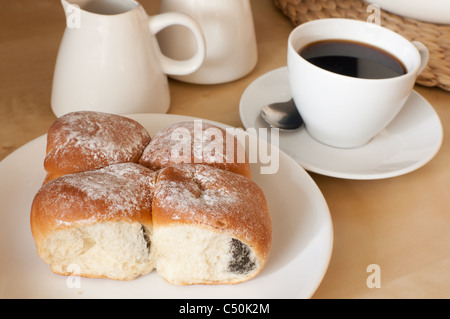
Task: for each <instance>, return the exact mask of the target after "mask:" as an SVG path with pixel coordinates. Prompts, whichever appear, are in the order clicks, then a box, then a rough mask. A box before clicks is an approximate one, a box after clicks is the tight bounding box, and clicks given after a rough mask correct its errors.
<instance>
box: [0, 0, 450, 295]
mask: <svg viewBox="0 0 450 319" xmlns="http://www.w3.org/2000/svg"><path fill="white" fill-rule="evenodd" d="M141 3H142V4H143V6H144V7H145V9H146V10H147V12H148V13H149V14H150V15H153V14H156V13H157V11H158V6H159V0H143V1H141ZM252 9H253V14H254V21H255V28H256V34H257V41H258V52H259V61H258V65H257V66H256V68H255V69H254V70H253V71H252V72H251V73H250V74H249V75H247V76H246V77H244V78H242V79H240V80H237V81H234V82H232V83H227V84H220V85H212V86H201V85H192V84H185V83H181V82H176V81H172V80H171V81H170V90H171V95H172V105H171V108H170V110H169V113H171V114H182V115H190V116H196V117H201V118H206V119H210V120H214V121H219V122H222V123H226V124H229V125H232V126H236V127H242V123H241V121H240V118H239V111H238V108H239V100H240V98H241V95H242V93H243V92H244V90H245V88H246V87H247V86H248V85H249V84H250V83H251V82H252V81H253V80H255V79H256V78H257V77H258V76H260V75H262V74H264V73H266V72H268V71H270V70H272V69H275V68H278V67H281V66H284V65H286V43H287V38H288V35H289V32H290V31H291V30H292V28H293V26H292V25H291V23H290V21H289V20H288V19H287V18H286V17H285V16H284V15H283V14H282V13H281V12H279V11H278V10H277V9H276V8H275V6H274V5H273V4H272V1H271V0H253V1H252ZM64 28H65V17H64V14H63V10H62V8H61V6H60V3H59V1H55V0H40V1H32V0H14V1H4V3H2V9H1V10H0V160H1V159H3V158H5V157H6V156H7V155H8V154H10V153H12V152H14V151H15V150H16V149H18V148H20V147H21V146H22V145H24V144H25V143H27V142H28V141H31V140H32V139H34V138H36V137H38V136H40V135H42V134H45V133H46V132H47V129H48V127H49V126H50V125H51V123H52V122H53V121H54V120H55V116H54V115H53V113H52V111H51V107H50V95H51V84H52V74H53V69H54V63H55V59H56V55H57V50H58V47H59V43H60V40H61V37H62V34H63V31H64ZM449 36H450V35H449ZM416 90H417V92H419V93H420V94H421V95H422V96H423V97H425V98H426V99H427V100H428V101H429V102H430V103H431V104H432V105H433V107H434V108H435V110H436V112H437V113H438V115H439V117H440V119H441V121H442V124H443V126H444V142H443V145H442V147H441V149H440V151H439V153H438V154H437V155H436V157H435V158H434V159H433V160H432V161H430V162H429V163H428V164H427V165H425V166H424V167H422V168H420V169H418V170H416V171H414V172H412V173H409V174H406V175H403V176H400V177H395V178H390V179H382V180H369V181H358V180H348V179H338V178H333V177H328V176H322V175H318V174H314V173H311V176H312V178H313V179H314V181H315V182H316V183H317V185H318V186H319V188H320V190H321V191H322V192H323V195H324V196H325V198H326V200H327V203H328V205H329V208H330V211H331V217H332V221H333V227H334V247H333V253H332V257H331V261H330V264H329V268H328V271H327V273H326V275H325V277H324V278H323V281H322V283H321V284H320V286H319V288H318V289H317V291H316V293H315V295H314V296H313V297H314V298H449V297H450V271H449V270H450V192H449V190H450V165H449V164H450V141H449V140H448V139H446V138H445V137H446V136H448V134H449V133H450V132H449V129H450V93H448V92H445V91H443V90H441V89H437V88H425V87H419V86H417V87H416ZM0 178H1V176H0ZM0 205H1V204H0ZM371 264H376V265H379V267H380V268H379V271H380V272H379V274H380V275H381V276H380V277H379V278H380V283H381V286H380V287H379V288H370V287H368V285H367V279H368V277H369V275H371V273H370V272H367V267H368V266H369V265H371ZM249 298H251V296H249Z"/></svg>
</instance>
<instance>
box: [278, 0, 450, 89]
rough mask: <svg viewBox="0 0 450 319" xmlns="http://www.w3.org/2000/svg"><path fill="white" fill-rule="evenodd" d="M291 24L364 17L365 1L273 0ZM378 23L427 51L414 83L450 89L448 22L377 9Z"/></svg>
mask: <svg viewBox="0 0 450 319" xmlns="http://www.w3.org/2000/svg"><path fill="white" fill-rule="evenodd" d="M273 1H274V3H275V5H276V6H277V7H278V8H279V9H280V10H281V11H282V12H283V13H284V14H285V15H286V16H287V17H288V18H289V19H290V20H291V22H292V23H293V25H294V26H297V25H299V24H302V23H304V22H307V21H311V20H316V19H323V18H347V19H358V20H363V21H366V20H367V19H368V18H369V16H370V15H371V12H367V8H368V5H369V4H368V3H367V2H365V1H364V0H342V1H341V0H340V1H330V0H273ZM381 25H382V26H384V27H386V28H388V29H391V30H393V31H395V32H397V33H399V34H401V35H403V36H404V37H405V38H407V39H409V40H410V41H420V42H422V43H423V44H425V45H426V46H427V47H428V49H429V51H430V61H429V64H428V66H427V68H426V69H425V70H424V71H423V72H422V74H421V75H420V77H419V78H418V79H417V83H418V84H420V85H423V86H428V87H439V88H441V89H443V90H446V91H450V25H436V24H432V23H427V22H422V21H417V20H414V19H409V18H404V17H401V16H398V15H395V14H392V13H389V12H386V11H382V12H381Z"/></svg>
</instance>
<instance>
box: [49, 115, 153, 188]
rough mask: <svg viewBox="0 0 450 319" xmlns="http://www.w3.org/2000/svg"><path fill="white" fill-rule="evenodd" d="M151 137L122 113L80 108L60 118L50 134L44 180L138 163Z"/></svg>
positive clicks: (53, 125) (51, 128)
mask: <svg viewBox="0 0 450 319" xmlns="http://www.w3.org/2000/svg"><path fill="white" fill-rule="evenodd" d="M150 140H151V138H150V135H149V133H148V132H147V131H146V130H145V128H144V127H143V126H142V125H141V124H139V123H138V122H136V121H134V120H132V119H130V118H127V117H124V116H120V115H114V114H108V113H101V112H91V111H80V112H73V113H68V114H66V115H63V116H61V117H60V118H58V119H57V120H56V121H55V122H54V123H53V124H52V126H51V127H50V129H49V131H48V135H47V150H46V157H45V160H44V168H45V170H46V171H47V176H46V179H45V181H44V182H48V181H50V180H52V179H54V178H56V177H59V176H62V175H65V174H72V173H78V172H84V171H89V170H95V169H99V168H103V167H106V166H108V165H111V164H116V163H126V162H131V163H137V162H138V161H139V158H140V157H141V155H142V152H143V150H144V149H145V147H146V146H147V145H148V143H149V142H150Z"/></svg>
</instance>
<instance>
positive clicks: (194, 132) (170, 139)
mask: <svg viewBox="0 0 450 319" xmlns="http://www.w3.org/2000/svg"><path fill="white" fill-rule="evenodd" d="M139 163H140V164H142V165H144V166H147V167H149V168H151V169H153V170H159V169H161V168H164V167H167V166H170V165H173V164H180V163H191V164H204V165H209V166H213V167H217V168H220V169H224V170H228V171H231V172H234V173H238V174H241V175H243V176H246V177H248V178H250V177H251V172H250V165H249V162H248V159H247V156H246V153H245V150H244V148H243V146H242V145H241V144H240V143H239V141H238V140H237V139H236V138H235V137H234V136H232V135H231V134H230V133H229V132H227V131H226V130H224V129H222V128H220V127H218V126H215V125H212V124H209V123H206V122H203V121H200V120H198V121H186V122H180V123H176V124H173V125H170V126H168V127H166V128H164V129H162V130H160V131H158V132H157V133H156V135H155V136H153V138H152V141H151V142H150V143H149V145H148V146H147V147H146V149H145V150H144V152H143V154H142V157H141V159H140V160H139Z"/></svg>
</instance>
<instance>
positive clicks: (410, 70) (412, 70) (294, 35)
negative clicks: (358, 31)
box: [288, 18, 421, 82]
mask: <svg viewBox="0 0 450 319" xmlns="http://www.w3.org/2000/svg"><path fill="white" fill-rule="evenodd" d="M330 23H334V24H336V25H343V24H345V25H352V26H354V27H355V28H356V27H358V26H359V27H362V26H363V27H365V28H372V29H373V30H379V31H377V32H384V33H385V34H388V35H390V36H391V37H393V38H396V39H397V41H402V42H403V43H404V44H406V45H407V46H409V48H410V49H411V52H413V54H414V57H413V58H414V61H415V65H414V66H413V67H408V65H407V63H405V61H404V56H402V57H400V56H398V55H397V54H395V53H393V52H392V51H391V50H390V48H384V47H381V46H379V45H376V44H374V43H373V41H363V40H355V39H352V37H351V36H341V37H336V38H330V37H326V36H324V37H323V38H321V39H317V40H314V41H308V42H307V43H306V44H304V45H303V46H301V47H299V48H296V47H295V46H294V44H293V42H294V40H296V39H298V38H299V35H298V34H299V33H300V32H301V31H303V30H304V29H306V28H310V27H314V26H315V25H323V24H330ZM327 39H333V40H337V39H340V40H349V41H357V42H360V43H364V44H368V45H372V46H375V47H378V48H380V49H382V50H384V51H386V52H388V53H390V54H392V55H394V57H396V58H397V59H398V60H400V61H401V62H402V64H404V66H405V68H406V73H405V74H402V75H399V76H396V77H392V78H382V79H366V78H357V77H351V76H346V75H342V74H338V73H334V72H331V71H328V70H325V69H323V68H320V67H317V66H315V65H314V64H312V63H310V62H309V61H307V60H305V59H304V58H302V57H301V56H300V54H298V51H299V50H300V49H301V48H302V47H305V46H306V45H308V44H311V43H314V42H316V41H321V40H327ZM288 50H293V51H295V53H296V55H294V56H298V58H299V59H300V60H301V61H305V62H306V63H308V64H310V65H311V66H312V67H314V68H315V69H317V70H320V71H323V72H326V73H327V74H329V75H330V76H336V77H338V78H340V79H343V78H345V79H348V80H349V81H368V82H380V81H383V82H384V81H401V80H402V79H403V78H405V77H411V76H413V77H417V74H418V71H419V69H420V66H421V57H420V53H419V51H418V50H417V48H416V47H415V46H414V45H413V44H412V43H411V42H410V41H409V40H408V39H406V38H405V37H404V36H402V35H400V34H398V33H396V32H394V31H392V30H390V29H388V28H385V27H383V26H380V25H377V24H374V23H369V22H365V21H361V20H354V19H347V18H325V19H317V20H312V21H308V22H305V23H303V24H301V25H299V26H297V27H296V28H295V29H294V30H292V31H291V33H290V35H289V38H288Z"/></svg>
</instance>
